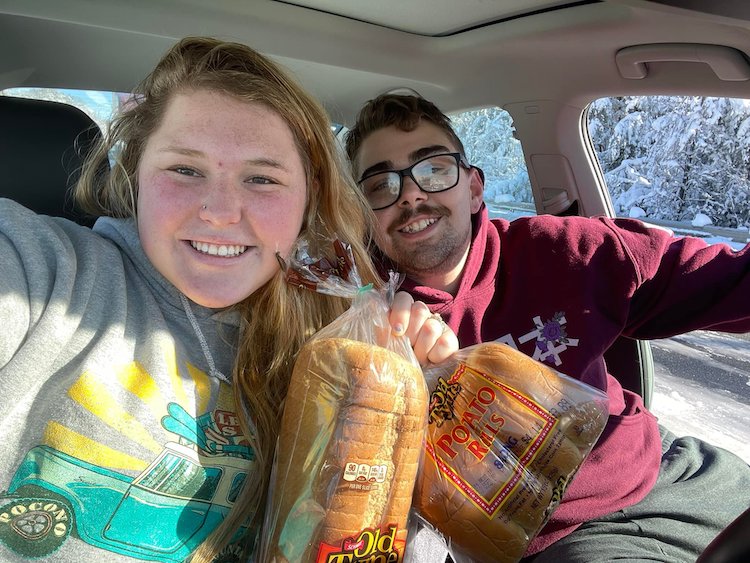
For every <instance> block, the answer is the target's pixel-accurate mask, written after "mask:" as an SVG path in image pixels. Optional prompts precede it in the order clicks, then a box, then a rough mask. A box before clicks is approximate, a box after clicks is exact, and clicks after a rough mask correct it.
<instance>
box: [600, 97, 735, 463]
mask: <svg viewBox="0 0 750 563" xmlns="http://www.w3.org/2000/svg"><path fill="white" fill-rule="evenodd" d="M586 123H587V125H588V131H589V136H590V139H591V142H592V145H593V147H594V150H595V152H596V156H597V158H598V161H599V164H600V167H601V170H602V174H603V177H604V181H605V183H606V189H607V190H608V192H609V195H610V199H611V202H612V206H613V208H614V211H615V214H616V215H618V216H620V217H633V218H639V219H642V220H644V221H647V222H648V223H652V224H657V225H660V226H663V227H667V228H669V229H670V230H672V231H673V232H674V234H675V236H684V235H691V236H699V237H703V238H705V239H706V241H707V242H709V243H720V242H721V243H726V244H728V245H729V246H731V247H732V248H734V249H737V250H738V249H740V248H742V247H744V246H745V244H746V243H747V242H748V239H749V236H750V235H749V229H750V172H749V171H750V168H749V167H748V166H749V165H750V100H740V99H729V98H709V97H697V96H640V97H617V98H604V99H600V100H596V101H595V102H593V103H592V104H591V105H590V107H589V108H588V111H587V119H586ZM651 350H652V353H653V358H654V372H655V373H654V395H653V401H652V405H651V410H652V412H653V413H654V414H655V415H656V416H657V417H658V418H659V421H660V422H661V423H663V424H664V425H665V426H666V427H667V428H669V429H670V430H672V431H673V432H675V433H677V434H679V435H683V434H684V435H692V436H697V437H699V438H703V439H706V440H708V441H710V442H711V443H713V444H716V445H718V446H722V447H724V448H726V449H728V450H731V451H732V452H734V453H736V454H737V455H739V456H740V457H742V458H743V459H745V460H747V461H750V445H748V443H747V440H746V439H744V438H743V437H742V435H741V434H739V433H738V432H737V431H736V429H739V428H744V427H745V426H746V422H747V404H748V402H750V387H749V386H748V381H750V335H747V334H737V335H733V334H728V333H720V332H711V331H694V332H690V333H687V334H682V335H679V336H676V337H673V338H668V339H661V340H653V341H651ZM702 411H706V412H710V413H711V416H710V417H707V416H703V415H701V414H700V413H701V412H702ZM696 412H698V413H699V414H698V415H696Z"/></svg>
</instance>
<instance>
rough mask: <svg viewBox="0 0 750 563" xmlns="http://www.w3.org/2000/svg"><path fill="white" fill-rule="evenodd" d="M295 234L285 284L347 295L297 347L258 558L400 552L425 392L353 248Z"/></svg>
mask: <svg viewBox="0 0 750 563" xmlns="http://www.w3.org/2000/svg"><path fill="white" fill-rule="evenodd" d="M333 248H334V249H335V251H334V254H333V255H332V256H330V257H325V256H321V255H320V254H319V252H318V251H317V250H315V249H312V248H311V247H310V246H309V243H308V241H301V242H300V243H299V244H298V246H297V247H296V249H295V251H294V253H293V258H292V260H291V262H290V264H289V265H288V266H287V280H288V281H289V283H293V284H295V285H299V286H302V287H306V288H309V289H313V290H316V291H319V292H322V293H328V294H331V295H338V296H341V297H350V298H351V299H352V304H351V307H350V309H349V310H348V311H346V312H345V313H344V314H342V315H341V316H340V317H338V318H337V319H335V320H334V321H333V322H332V323H331V324H329V325H328V326H326V327H324V328H323V329H321V330H320V331H319V332H318V333H316V334H315V335H314V336H313V337H312V338H311V339H310V340H309V341H308V342H307V343H306V344H305V346H303V348H302V350H301V351H300V353H299V355H298V357H297V360H296V362H295V365H294V370H293V373H292V377H291V381H290V384H289V391H288V394H287V397H286V400H285V406H284V411H283V415H282V421H281V427H280V431H279V438H278V444H277V449H276V455H275V458H274V465H273V470H272V475H271V488H270V490H269V499H268V504H267V509H266V516H265V522H264V528H263V533H262V536H261V538H262V539H261V547H260V557H259V560H260V561H268V562H275V563H280V562H295V563H297V562H303V563H304V562H336V561H340V562H344V561H351V562H354V561H383V562H386V561H387V562H394V563H395V562H400V561H402V560H403V554H404V548H405V542H406V534H407V525H408V517H409V512H410V506H411V501H412V493H413V490H414V483H415V480H416V476H417V472H418V469H419V467H420V464H421V460H422V458H423V455H424V446H425V434H426V426H427V412H428V410H427V403H428V393H427V386H426V384H425V381H424V376H423V374H422V371H421V368H420V366H419V363H418V362H417V360H416V357H415V356H414V353H413V351H412V348H411V346H410V345H409V342H408V340H407V339H406V338H405V337H396V336H395V335H393V334H392V331H391V329H390V324H389V322H388V311H389V298H391V297H392V296H391V297H389V294H388V291H389V290H391V289H392V286H393V284H391V287H390V288H386V289H385V290H383V289H376V288H371V287H362V284H361V282H360V281H359V277H358V275H357V271H356V268H355V266H354V262H353V258H352V256H351V252H350V250H349V249H348V247H347V245H346V244H344V243H342V242H341V241H334V242H333Z"/></svg>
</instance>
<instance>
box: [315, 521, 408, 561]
mask: <svg viewBox="0 0 750 563" xmlns="http://www.w3.org/2000/svg"><path fill="white" fill-rule="evenodd" d="M397 530H398V526H396V525H395V524H391V525H389V526H387V527H386V529H385V530H380V529H378V528H373V529H367V530H363V531H362V532H361V533H360V534H359V535H358V536H357V537H354V538H346V539H344V540H343V541H342V542H341V544H340V545H338V546H335V545H328V544H325V543H321V544H320V547H319V549H318V556H317V557H316V559H315V561H316V563H400V562H401V561H402V560H403V557H404V547H405V544H406V542H405V541H403V540H397V539H396V531H397Z"/></svg>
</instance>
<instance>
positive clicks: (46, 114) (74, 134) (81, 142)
mask: <svg viewBox="0 0 750 563" xmlns="http://www.w3.org/2000/svg"><path fill="white" fill-rule="evenodd" d="M101 135H102V133H101V130H100V129H99V127H98V125H96V123H95V122H94V121H93V120H92V119H91V118H90V117H89V116H87V115H86V114H85V113H83V112H82V111H81V110H79V109H78V108H75V107H73V106H71V105H67V104H61V103H57V102H50V101H43V100H30V99H26V98H15V97H10V96H0V170H2V171H3V174H2V176H1V177H0V197H7V198H10V199H13V200H15V201H17V202H19V203H21V204H22V205H24V206H26V207H28V208H29V209H32V210H33V211H36V212H37V213H40V214H44V215H53V216H58V217H65V218H67V219H70V220H72V221H76V222H77V223H80V224H83V225H87V226H91V225H92V224H93V222H94V219H95V218H94V217H89V216H87V215H86V214H85V213H83V212H82V211H81V210H80V209H78V208H77V207H76V205H75V204H74V202H73V199H72V197H71V193H70V189H71V188H72V187H73V186H74V185H75V183H76V182H77V181H78V177H79V176H80V170H81V166H82V164H83V161H84V159H85V157H86V155H87V154H88V152H89V151H90V150H91V148H92V147H93V146H94V143H96V142H97V141H98V140H99V139H100V138H101Z"/></svg>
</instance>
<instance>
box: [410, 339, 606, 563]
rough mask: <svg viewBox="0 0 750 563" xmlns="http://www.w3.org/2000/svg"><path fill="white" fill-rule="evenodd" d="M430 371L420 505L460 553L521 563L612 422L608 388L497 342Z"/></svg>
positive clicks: (422, 512) (463, 352) (464, 352)
mask: <svg viewBox="0 0 750 563" xmlns="http://www.w3.org/2000/svg"><path fill="white" fill-rule="evenodd" d="M424 374H425V379H426V380H427V385H428V389H429V390H430V392H431V396H430V420H429V430H428V437H427V453H428V455H427V456H426V457H425V460H424V464H423V466H422V470H421V471H420V475H419V477H418V479H417V486H416V491H415V495H414V505H415V507H416V509H417V511H418V513H419V514H420V515H421V516H422V517H423V518H424V519H425V520H427V521H428V522H429V523H430V524H431V525H432V526H434V527H435V528H436V529H437V530H438V531H439V532H440V533H441V534H442V535H443V536H444V537H446V539H449V540H450V542H449V544H450V546H451V550H452V551H453V555H454V559H457V560H459V561H460V560H461V556H462V555H464V556H469V557H470V558H473V559H474V560H476V561H493V562H499V563H504V562H515V561H518V560H519V559H521V557H522V556H523V554H524V552H525V550H526V547H527V546H528V543H529V541H530V540H531V538H533V536H534V535H535V534H536V533H537V532H538V531H539V530H540V529H541V527H542V526H543V524H544V523H545V522H546V521H547V519H548V518H549V516H550V514H551V513H552V511H553V510H554V509H555V508H556V507H557V506H558V505H559V503H560V499H561V498H562V494H563V492H564V490H565V488H566V487H567V485H568V483H569V482H570V480H571V479H572V477H573V476H574V474H575V472H576V471H577V470H578V468H579V467H580V465H581V462H582V461H583V459H584V458H585V456H586V455H588V453H589V452H590V451H591V448H592V447H593V445H594V443H595V442H596V440H597V439H598V437H599V435H600V434H601V432H602V430H603V429H604V425H605V424H606V421H607V416H608V407H607V397H606V395H605V394H604V393H603V392H601V391H599V390H598V389H594V388H593V387H591V386H588V385H586V384H584V383H582V382H580V381H577V380H574V379H572V378H570V377H568V376H565V375H563V374H561V373H559V372H557V371H555V370H554V369H552V368H550V367H548V366H546V365H544V364H542V363H540V362H537V361H535V360H533V359H531V358H529V357H528V356H526V355H525V354H522V353H520V352H518V351H517V350H515V349H513V348H511V347H509V346H506V345H504V344H497V343H484V344H478V345H476V346H472V347H470V348H466V349H464V350H461V351H459V352H458V353H457V354H456V355H455V356H454V357H453V358H452V359H451V360H449V361H448V362H446V363H443V364H440V365H439V366H436V367H435V368H426V369H425V370H424Z"/></svg>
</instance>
